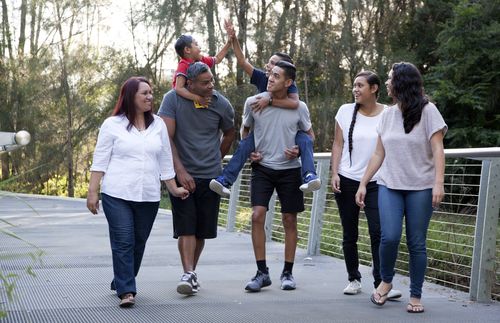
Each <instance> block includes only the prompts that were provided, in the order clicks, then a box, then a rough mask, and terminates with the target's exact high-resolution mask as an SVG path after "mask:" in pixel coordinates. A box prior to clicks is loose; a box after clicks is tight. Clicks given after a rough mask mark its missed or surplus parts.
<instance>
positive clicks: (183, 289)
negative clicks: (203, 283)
mask: <svg viewBox="0 0 500 323" xmlns="http://www.w3.org/2000/svg"><path fill="white" fill-rule="evenodd" d="M197 292H198V282H197V277H196V274H195V273H194V272H192V271H190V272H186V273H184V274H182V277H181V281H180V282H179V283H178V284H177V293H179V294H182V295H193V294H196V293H197Z"/></svg>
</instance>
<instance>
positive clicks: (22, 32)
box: [17, 0, 28, 59]
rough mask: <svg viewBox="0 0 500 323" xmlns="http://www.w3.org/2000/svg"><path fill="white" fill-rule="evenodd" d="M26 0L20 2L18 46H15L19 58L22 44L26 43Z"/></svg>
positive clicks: (22, 50)
mask: <svg viewBox="0 0 500 323" xmlns="http://www.w3.org/2000/svg"><path fill="white" fill-rule="evenodd" d="M27 2H28V1H27V0H22V2H21V17H20V20H21V22H20V28H19V47H18V48H17V55H18V56H19V58H20V59H21V58H22V57H23V56H24V44H25V43H26V14H27V13H28V5H27Z"/></svg>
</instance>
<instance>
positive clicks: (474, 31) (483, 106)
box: [426, 1, 500, 147]
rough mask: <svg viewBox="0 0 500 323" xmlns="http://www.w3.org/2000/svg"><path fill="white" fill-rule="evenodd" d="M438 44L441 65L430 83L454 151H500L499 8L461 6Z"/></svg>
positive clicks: (481, 4)
mask: <svg viewBox="0 0 500 323" xmlns="http://www.w3.org/2000/svg"><path fill="white" fill-rule="evenodd" d="M437 41H438V43H439V47H438V48H437V50H436V52H435V53H436V55H437V57H438V59H439V64H437V65H436V66H434V67H433V68H431V70H430V73H429V74H428V75H427V76H426V80H427V81H428V84H429V86H428V89H430V90H431V94H432V97H433V98H434V99H435V100H436V102H437V103H438V106H439V107H440V109H441V111H442V112H443V116H444V118H445V120H446V122H447V123H448V126H449V128H450V133H449V135H448V136H447V137H449V138H447V139H448V140H449V143H450V146H453V147H475V146H498V145H500V139H499V138H500V122H499V121H500V100H499V98H500V50H499V48H500V4H499V3H498V1H474V2H471V1H460V2H459V3H458V4H457V5H456V6H455V7H454V8H453V16H452V17H451V18H450V19H449V20H447V21H446V23H445V24H444V28H443V30H442V31H441V32H440V33H439V35H438V37H437Z"/></svg>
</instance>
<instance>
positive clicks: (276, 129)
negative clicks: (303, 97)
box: [243, 93, 311, 170]
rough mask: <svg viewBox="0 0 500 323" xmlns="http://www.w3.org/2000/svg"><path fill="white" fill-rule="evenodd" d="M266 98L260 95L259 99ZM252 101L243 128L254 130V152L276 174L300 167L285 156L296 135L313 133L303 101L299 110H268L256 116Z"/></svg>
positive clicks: (271, 108)
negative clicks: (278, 171)
mask: <svg viewBox="0 0 500 323" xmlns="http://www.w3.org/2000/svg"><path fill="white" fill-rule="evenodd" d="M263 95H264V96H265V95H268V94H267V93H260V94H258V95H256V96H263ZM256 96H252V97H249V98H248V99H247V100H246V102H245V109H244V111H243V126H245V127H249V128H251V127H253V133H254V138H255V151H258V152H261V153H262V160H261V161H260V164H261V165H263V166H265V167H268V168H271V169H275V170H280V169H290V168H298V167H300V161H299V159H297V158H295V159H292V160H289V159H287V158H286V156H285V149H286V148H292V147H293V146H295V135H296V134H297V131H299V130H302V131H308V130H309V129H311V119H310V117H309V110H308V109H307V106H306V104H305V103H304V102H302V101H300V104H299V107H298V108H297V109H282V108H277V107H274V106H273V107H267V108H266V109H264V110H263V111H262V112H257V113H253V112H252V108H251V107H250V104H251V103H252V102H254V101H255V97H256Z"/></svg>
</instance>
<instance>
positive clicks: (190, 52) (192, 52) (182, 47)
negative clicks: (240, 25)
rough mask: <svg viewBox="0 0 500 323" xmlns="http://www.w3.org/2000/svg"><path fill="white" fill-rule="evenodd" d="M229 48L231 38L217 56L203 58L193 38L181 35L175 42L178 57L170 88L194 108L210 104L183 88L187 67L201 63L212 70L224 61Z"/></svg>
mask: <svg viewBox="0 0 500 323" xmlns="http://www.w3.org/2000/svg"><path fill="white" fill-rule="evenodd" d="M230 47H231V37H229V38H228V40H227V42H226V44H225V45H224V47H223V48H222V49H221V50H220V52H219V53H217V55H215V56H204V55H202V54H201V48H200V46H199V45H198V42H197V41H196V39H194V38H193V36H190V35H181V36H180V37H179V39H177V41H176V42H175V51H176V52H177V55H179V57H180V60H179V63H178V65H177V70H176V71H175V75H174V81H173V82H172V87H173V88H174V89H175V92H177V94H179V95H180V96H182V97H183V98H185V99H187V100H191V101H193V102H194V104H195V107H197V108H203V107H205V108H206V107H207V106H208V104H209V103H210V98H209V97H206V98H205V97H201V96H199V95H197V94H194V93H192V92H189V91H188V90H187V89H186V87H185V85H186V72H187V69H188V67H189V65H191V64H192V63H194V62H203V63H205V64H207V65H208V67H210V68H212V66H214V65H215V64H219V63H220V62H221V61H222V60H223V59H224V57H225V56H226V54H227V52H228V50H229V48H230Z"/></svg>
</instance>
